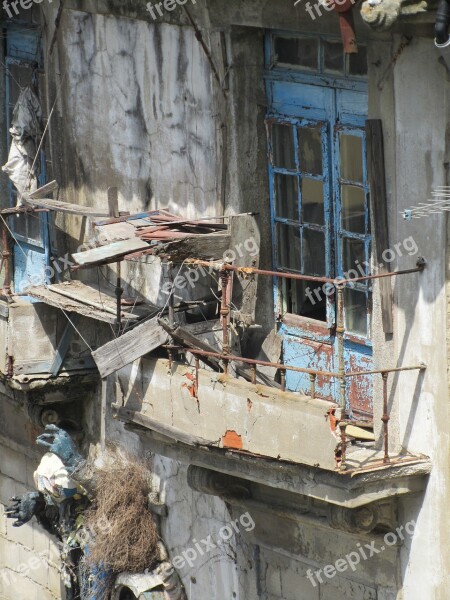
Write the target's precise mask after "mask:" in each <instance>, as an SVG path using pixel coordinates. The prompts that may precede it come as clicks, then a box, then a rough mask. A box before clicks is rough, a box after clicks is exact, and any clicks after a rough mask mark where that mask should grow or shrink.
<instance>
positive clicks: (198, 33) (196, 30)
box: [183, 5, 227, 98]
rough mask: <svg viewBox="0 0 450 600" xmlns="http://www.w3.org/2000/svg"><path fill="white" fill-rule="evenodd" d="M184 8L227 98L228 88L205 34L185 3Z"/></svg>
mask: <svg viewBox="0 0 450 600" xmlns="http://www.w3.org/2000/svg"><path fill="white" fill-rule="evenodd" d="M183 8H184V12H185V13H186V15H187V18H188V19H189V22H190V23H191V25H192V27H193V28H194V34H195V38H196V39H197V41H198V43H199V44H200V46H201V47H202V48H203V52H204V53H205V56H206V58H207V59H208V62H209V64H210V66H211V70H212V73H213V75H214V78H215V80H216V81H217V83H218V85H219V87H220V89H221V91H222V94H223V95H224V97H225V98H226V97H227V92H226V90H225V89H224V87H223V84H222V81H221V79H220V76H219V71H218V70H217V67H216V64H215V62H214V60H213V57H212V55H211V51H210V49H209V48H208V46H207V45H206V43H205V40H204V39H203V34H202V32H201V31H200V29H199V27H198V25H197V23H196V22H195V21H194V19H193V17H192V15H191V13H190V12H189V11H188V9H187V7H186V6H184V5H183Z"/></svg>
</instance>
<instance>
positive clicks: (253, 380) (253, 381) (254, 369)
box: [252, 366, 256, 385]
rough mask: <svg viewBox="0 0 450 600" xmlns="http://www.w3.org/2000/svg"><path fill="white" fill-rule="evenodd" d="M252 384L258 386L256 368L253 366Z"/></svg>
mask: <svg viewBox="0 0 450 600" xmlns="http://www.w3.org/2000/svg"><path fill="white" fill-rule="evenodd" d="M252 383H253V385H255V384H256V366H252Z"/></svg>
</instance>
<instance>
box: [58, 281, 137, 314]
mask: <svg viewBox="0 0 450 600" xmlns="http://www.w3.org/2000/svg"><path fill="white" fill-rule="evenodd" d="M48 289H49V290H50V291H52V292H55V293H56V294H60V295H61V296H64V297H66V298H70V299H71V300H76V301H77V302H81V303H82V304H86V305H87V306H92V307H93V308H97V309H99V310H104V311H106V312H108V313H110V314H112V315H117V308H116V300H115V298H113V297H112V296H107V295H106V294H102V293H101V292H100V291H99V290H98V289H96V288H92V287H90V286H88V285H85V284H84V283H82V282H81V281H71V282H65V283H57V284H54V285H49V286H48ZM122 317H124V318H126V319H130V320H137V319H138V318H139V317H138V315H133V314H132V313H129V312H124V311H122Z"/></svg>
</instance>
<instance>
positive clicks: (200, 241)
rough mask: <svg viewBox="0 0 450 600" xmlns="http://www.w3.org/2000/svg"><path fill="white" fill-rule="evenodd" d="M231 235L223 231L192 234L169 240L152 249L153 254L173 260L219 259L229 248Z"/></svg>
mask: <svg viewBox="0 0 450 600" xmlns="http://www.w3.org/2000/svg"><path fill="white" fill-rule="evenodd" d="M230 241H231V237H230V235H229V234H226V233H225V234H224V233H210V234H205V235H192V236H190V237H188V238H185V239H184V240H178V241H174V242H169V243H166V244H163V245H161V246H158V247H157V248H155V249H154V252H153V253H154V254H155V255H164V256H165V257H167V258H169V259H170V260H171V261H173V262H183V260H185V259H186V258H192V257H195V258H198V259H200V260H220V259H222V258H223V256H224V254H225V253H226V252H227V251H228V249H229V248H230Z"/></svg>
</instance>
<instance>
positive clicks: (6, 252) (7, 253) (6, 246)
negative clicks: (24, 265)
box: [2, 222, 12, 298]
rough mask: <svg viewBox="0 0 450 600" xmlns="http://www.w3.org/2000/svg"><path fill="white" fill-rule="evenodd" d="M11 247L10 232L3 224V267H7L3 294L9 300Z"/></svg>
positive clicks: (3, 223)
mask: <svg viewBox="0 0 450 600" xmlns="http://www.w3.org/2000/svg"><path fill="white" fill-rule="evenodd" d="M11 256H12V253H11V247H10V243H9V232H8V229H7V227H6V223H5V222H2V266H4V267H5V280H4V282H3V292H4V294H5V296H6V297H7V298H10V297H11Z"/></svg>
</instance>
